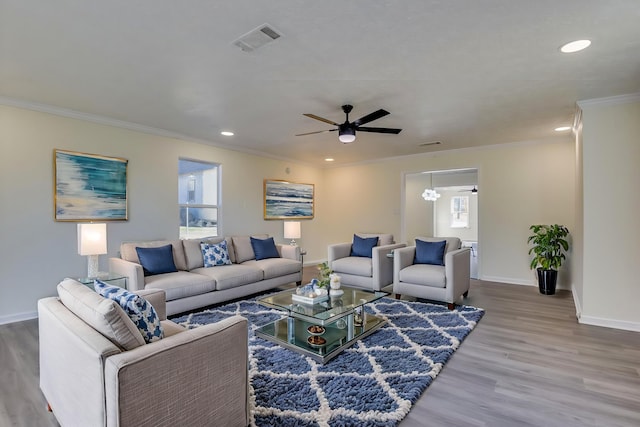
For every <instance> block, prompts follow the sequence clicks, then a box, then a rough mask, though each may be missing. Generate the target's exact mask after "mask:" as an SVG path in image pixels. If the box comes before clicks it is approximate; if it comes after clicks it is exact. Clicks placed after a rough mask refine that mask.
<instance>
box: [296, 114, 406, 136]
mask: <svg viewBox="0 0 640 427" xmlns="http://www.w3.org/2000/svg"><path fill="white" fill-rule="evenodd" d="M352 109H353V106H352V105H343V106H342V111H344V113H345V114H346V119H345V121H344V123H342V124H339V123H336V122H334V121H331V120H329V119H325V118H324V117H320V116H316V115H315V114H308V113H307V114H303V115H304V116H307V117H311V118H312V119H316V120H320V121H321V122H325V123H329V124H330V125H334V126H337V129H329V130H319V131H316V132H307V133H300V134H298V135H296V136H303V135H313V134H315V133H324V132H335V131H338V139H339V140H340V142H342V143H343V144H348V143H350V142H353V141H355V140H356V131H362V132H376V133H393V134H396V135H397V134H399V133H400V131H402V129H393V128H372V127H364V126H362V125H364V124H365V123H369V122H372V121H374V120H377V119H379V118H381V117H384V116H386V115H388V114H390V113H389V112H388V111H386V110H382V109H380V110H378V111H374V112H373V113H371V114H367V115H366V116H364V117H360V118H359V119H358V120H354V121H353V122H350V121H349V113H350V112H351V110H352Z"/></svg>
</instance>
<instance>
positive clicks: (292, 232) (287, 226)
mask: <svg viewBox="0 0 640 427" xmlns="http://www.w3.org/2000/svg"><path fill="white" fill-rule="evenodd" d="M284 238H285V239H291V243H290V245H291V246H296V240H295V239H299V238H300V222H298V221H285V223H284Z"/></svg>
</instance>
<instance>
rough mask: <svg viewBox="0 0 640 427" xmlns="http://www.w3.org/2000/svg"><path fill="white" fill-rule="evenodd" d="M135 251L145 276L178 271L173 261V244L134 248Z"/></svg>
mask: <svg viewBox="0 0 640 427" xmlns="http://www.w3.org/2000/svg"><path fill="white" fill-rule="evenodd" d="M136 252H137V253H138V259H139V260H140V264H141V265H142V269H143V270H144V275H145V276H153V275H154V274H162V273H174V272H176V271H178V269H177V268H176V264H175V263H174V262H173V246H171V245H166V246H159V247H157V248H136Z"/></svg>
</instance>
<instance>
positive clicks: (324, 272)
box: [318, 261, 333, 289]
mask: <svg viewBox="0 0 640 427" xmlns="http://www.w3.org/2000/svg"><path fill="white" fill-rule="evenodd" d="M318 272H319V275H320V280H319V281H318V287H319V288H326V289H329V283H330V281H331V273H333V271H332V270H331V267H329V264H328V263H327V262H326V261H325V262H323V263H322V264H318Z"/></svg>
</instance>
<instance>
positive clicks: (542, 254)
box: [527, 224, 569, 295]
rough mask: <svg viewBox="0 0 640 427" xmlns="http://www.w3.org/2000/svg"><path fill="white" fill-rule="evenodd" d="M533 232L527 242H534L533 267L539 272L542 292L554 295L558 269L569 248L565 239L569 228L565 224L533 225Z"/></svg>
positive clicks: (532, 251)
mask: <svg viewBox="0 0 640 427" xmlns="http://www.w3.org/2000/svg"><path fill="white" fill-rule="evenodd" d="M529 230H531V231H532V232H533V234H532V235H531V236H529V239H528V240H527V243H533V247H531V249H529V255H531V254H533V259H532V260H531V269H532V270H533V269H534V268H535V269H536V271H537V273H538V287H539V288H540V293H541V294H544V295H553V294H555V293H556V282H557V280H558V269H559V268H560V266H561V265H562V262H563V261H564V260H565V258H566V257H565V255H564V252H565V251H568V250H569V242H567V240H566V239H565V237H567V235H568V234H569V230H568V229H567V227H565V226H564V225H558V224H553V225H532V226H531V227H529Z"/></svg>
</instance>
